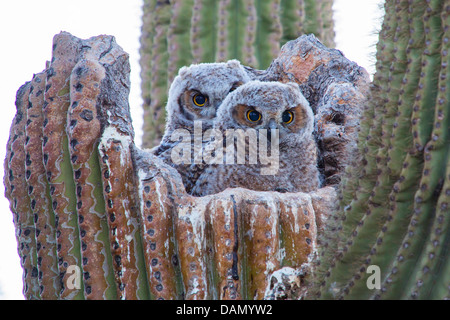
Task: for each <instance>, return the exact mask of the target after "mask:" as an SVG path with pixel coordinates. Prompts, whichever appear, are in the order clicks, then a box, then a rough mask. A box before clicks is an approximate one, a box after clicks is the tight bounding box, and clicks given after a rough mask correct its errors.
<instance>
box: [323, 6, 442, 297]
mask: <svg viewBox="0 0 450 320" xmlns="http://www.w3.org/2000/svg"><path fill="white" fill-rule="evenodd" d="M385 10H386V16H385V18H384V22H383V26H382V30H381V33H380V37H379V43H378V48H377V72H376V74H375V77H374V82H373V88H372V96H371V99H370V101H369V102H368V104H367V107H366V110H365V113H364V116H363V120H362V121H361V130H360V134H359V146H358V148H359V155H360V156H359V158H358V159H357V160H356V161H357V162H358V163H359V164H361V166H360V167H356V166H355V167H354V169H353V170H350V171H349V175H348V177H347V178H346V179H345V181H344V183H342V186H341V192H340V198H341V202H340V208H339V210H338V211H337V213H336V215H335V216H334V217H333V218H331V219H330V221H329V224H328V227H327V228H328V230H329V231H330V232H328V233H324V237H323V239H321V240H320V247H321V254H320V266H319V267H318V269H317V271H318V273H317V274H318V275H319V276H318V287H319V288H320V290H319V291H320V292H319V296H321V297H322V298H328V299H329V298H348V299H368V298H374V299H393V298H394V299H410V298H421V299H442V298H447V299H448V298H449V297H450V292H449V288H450V280H449V275H450V255H449V252H448V245H449V243H448V242H449V239H450V237H449V236H450V230H449V227H450V212H449V210H450V209H449V205H448V204H449V199H450V198H449V197H450V188H449V186H450V171H449V166H450V157H449V151H450V116H449V112H450V96H449V93H450V87H449V86H450V83H449V68H450V61H449V56H450V55H449V49H450V46H449V39H450V37H449V36H450V33H449V32H450V31H449V23H450V2H449V1H387V2H386V4H385ZM372 265H374V266H376V267H378V268H379V271H380V273H381V274H379V275H378V276H379V280H380V283H381V285H380V287H379V288H375V289H373V288H368V286H367V280H368V277H369V276H370V275H371V274H370V273H367V270H368V269H369V266H372Z"/></svg>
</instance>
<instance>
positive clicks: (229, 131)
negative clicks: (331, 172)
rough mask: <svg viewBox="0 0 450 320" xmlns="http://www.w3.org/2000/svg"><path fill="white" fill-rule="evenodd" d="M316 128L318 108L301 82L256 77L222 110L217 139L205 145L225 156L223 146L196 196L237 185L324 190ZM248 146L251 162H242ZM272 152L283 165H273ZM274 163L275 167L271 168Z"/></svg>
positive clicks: (199, 183)
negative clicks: (315, 107)
mask: <svg viewBox="0 0 450 320" xmlns="http://www.w3.org/2000/svg"><path fill="white" fill-rule="evenodd" d="M313 127H314V116H313V112H312V110H311V108H310V106H309V103H308V101H307V100H306V99H305V97H304V96H303V95H302V93H301V92H300V89H299V86H298V85H297V84H296V83H287V84H282V83H279V82H260V81H250V82H248V83H246V84H244V85H242V86H241V87H239V88H238V89H236V90H235V91H233V92H232V93H230V94H229V95H228V96H227V97H226V99H225V100H224V102H223V103H222V105H221V106H220V108H219V109H218V111H217V117H216V119H215V121H214V128H215V129H217V130H216V131H218V133H217V132H216V137H215V141H211V142H209V143H206V144H205V146H204V148H203V152H204V153H205V152H206V150H208V148H209V150H210V151H211V150H213V151H212V152H210V153H211V155H214V158H215V157H217V155H219V156H221V152H222V150H221V148H220V145H222V146H223V151H224V153H223V160H222V162H220V161H218V162H216V163H215V164H210V165H209V166H208V167H206V168H205V169H204V171H203V173H202V174H201V176H200V177H199V178H198V180H197V182H196V184H195V186H194V188H193V190H192V194H193V195H195V196H204V195H208V194H214V193H218V192H221V191H223V190H225V189H226V188H235V187H243V188H247V189H252V190H258V191H280V192H299V191H302V192H310V191H313V190H316V189H318V188H319V185H320V179H319V170H318V168H317V147H316V143H315V140H314V137H313ZM255 136H257V137H258V139H257V140H256V141H255ZM231 137H233V138H231ZM230 139H231V140H230ZM276 142H279V144H277V143H276ZM243 146H245V156H244V158H245V160H243V159H242V158H241V162H239V161H238V156H239V153H240V152H241V153H242V150H244V149H242V147H243ZM240 148H241V149H240ZM239 149H240V150H241V151H239ZM268 150H270V151H268ZM230 152H231V153H233V155H232V157H233V159H232V157H231V156H230ZM255 152H256V153H257V159H256V160H255V158H254V153H255ZM269 153H270V158H271V161H272V162H274V161H276V162H277V163H271V164H269V163H268V161H267V154H269ZM203 156H204V155H203ZM252 157H253V158H252ZM219 158H220V157H219ZM219 158H215V159H219ZM227 160H228V161H227ZM230 160H232V161H231V162H232V163H231V164H230V163H229V161H230ZM242 161H243V162H244V163H242ZM270 166H272V169H275V170H269V169H271V168H270ZM264 171H265V172H264Z"/></svg>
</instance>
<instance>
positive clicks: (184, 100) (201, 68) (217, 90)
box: [167, 60, 250, 127]
mask: <svg viewBox="0 0 450 320" xmlns="http://www.w3.org/2000/svg"><path fill="white" fill-rule="evenodd" d="M248 81H250V78H249V76H248V74H247V72H246V71H245V69H244V67H243V66H242V65H241V64H240V62H239V61H237V60H230V61H228V62H223V63H222V62H219V63H200V64H193V65H191V66H189V67H182V68H181V69H180V70H179V72H178V76H177V77H175V79H174V81H173V82H172V85H171V86H170V89H169V101H168V104H167V113H168V119H169V121H170V120H171V119H177V121H178V122H179V123H180V124H183V123H185V124H186V127H187V126H189V124H192V122H193V121H195V120H203V121H206V122H208V121H211V120H212V119H213V118H215V116H216V112H217V108H218V107H219V105H220V104H221V103H222V102H223V100H224V99H225V97H226V96H227V95H228V94H229V93H230V92H232V91H233V90H235V89H236V88H238V87H239V86H240V85H242V84H244V83H246V82H248ZM211 123H212V122H211Z"/></svg>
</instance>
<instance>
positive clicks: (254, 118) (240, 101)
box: [216, 80, 314, 140]
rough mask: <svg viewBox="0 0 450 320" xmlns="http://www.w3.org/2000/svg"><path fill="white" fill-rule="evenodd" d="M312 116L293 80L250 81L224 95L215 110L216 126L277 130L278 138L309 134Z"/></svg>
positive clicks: (222, 127)
mask: <svg viewBox="0 0 450 320" xmlns="http://www.w3.org/2000/svg"><path fill="white" fill-rule="evenodd" d="M313 125H314V115H313V112H312V110H311V107H310V106H309V103H308V101H307V100H306V99H305V97H304V96H303V94H302V93H301V92H300V88H299V86H298V85H297V84H296V83H293V82H290V83H285V84H284V83H280V82H261V81H257V80H255V81H250V82H247V83H246V84H244V85H242V86H240V87H239V88H238V89H236V90H235V91H233V92H232V93H231V94H229V95H228V96H227V98H226V99H225V100H224V102H223V104H222V105H221V107H220V108H219V110H218V111H217V118H216V127H217V128H219V129H221V130H226V129H244V130H245V129H247V128H253V129H256V130H259V129H267V130H272V129H278V130H279V134H280V139H281V140H283V139H284V138H287V137H289V136H290V135H291V134H295V135H296V139H298V138H299V135H300V136H306V135H310V134H311V133H312V131H313Z"/></svg>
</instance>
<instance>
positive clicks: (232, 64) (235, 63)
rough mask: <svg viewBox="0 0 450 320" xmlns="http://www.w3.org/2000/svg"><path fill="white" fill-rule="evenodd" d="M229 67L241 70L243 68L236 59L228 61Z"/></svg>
mask: <svg viewBox="0 0 450 320" xmlns="http://www.w3.org/2000/svg"><path fill="white" fill-rule="evenodd" d="M227 67H229V68H240V67H241V63H240V62H239V60H236V59H232V60H228V61H227Z"/></svg>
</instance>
